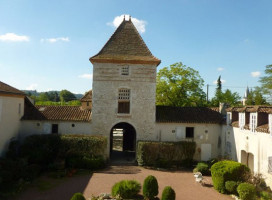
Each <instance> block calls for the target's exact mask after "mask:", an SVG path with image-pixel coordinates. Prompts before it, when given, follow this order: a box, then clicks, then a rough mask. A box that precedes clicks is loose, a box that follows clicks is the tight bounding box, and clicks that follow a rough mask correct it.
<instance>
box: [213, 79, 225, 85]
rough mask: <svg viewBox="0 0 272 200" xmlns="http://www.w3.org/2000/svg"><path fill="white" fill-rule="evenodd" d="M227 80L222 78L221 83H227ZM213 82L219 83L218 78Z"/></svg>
mask: <svg viewBox="0 0 272 200" xmlns="http://www.w3.org/2000/svg"><path fill="white" fill-rule="evenodd" d="M226 82H227V81H226V80H224V79H221V83H226ZM213 84H215V85H216V84H217V80H215V81H213Z"/></svg>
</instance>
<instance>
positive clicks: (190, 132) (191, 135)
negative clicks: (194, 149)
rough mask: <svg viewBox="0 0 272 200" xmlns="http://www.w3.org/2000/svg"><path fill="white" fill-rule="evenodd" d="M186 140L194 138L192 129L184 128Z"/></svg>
mask: <svg viewBox="0 0 272 200" xmlns="http://www.w3.org/2000/svg"><path fill="white" fill-rule="evenodd" d="M186 138H194V127H186Z"/></svg>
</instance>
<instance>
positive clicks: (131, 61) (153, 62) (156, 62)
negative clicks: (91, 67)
mask: <svg viewBox="0 0 272 200" xmlns="http://www.w3.org/2000/svg"><path fill="white" fill-rule="evenodd" d="M89 60H90V62H91V63H92V64H94V63H127V64H149V65H156V66H158V65H159V64H160V63H161V60H159V59H154V60H135V59H114V58H113V59H112V58H110V59H106V58H95V57H91V58H90V59H89Z"/></svg>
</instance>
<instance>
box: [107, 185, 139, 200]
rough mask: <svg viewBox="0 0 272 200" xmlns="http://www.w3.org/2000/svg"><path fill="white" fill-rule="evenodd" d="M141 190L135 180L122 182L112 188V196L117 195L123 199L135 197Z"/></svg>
mask: <svg viewBox="0 0 272 200" xmlns="http://www.w3.org/2000/svg"><path fill="white" fill-rule="evenodd" d="M140 190H141V184H140V183H138V182H137V181H135V180H123V181H120V182H118V183H115V184H114V186H113V187H112V193H111V194H112V196H114V197H115V196H117V195H119V196H120V197H121V198H123V199H129V198H133V197H135V196H136V195H137V194H138V193H139V192H140Z"/></svg>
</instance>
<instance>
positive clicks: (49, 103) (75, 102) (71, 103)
mask: <svg viewBox="0 0 272 200" xmlns="http://www.w3.org/2000/svg"><path fill="white" fill-rule="evenodd" d="M35 105H37V106H39V105H41V106H79V105H81V102H80V101H79V100H73V101H67V102H60V101H59V102H54V101H37V102H35Z"/></svg>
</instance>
